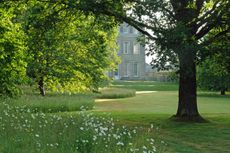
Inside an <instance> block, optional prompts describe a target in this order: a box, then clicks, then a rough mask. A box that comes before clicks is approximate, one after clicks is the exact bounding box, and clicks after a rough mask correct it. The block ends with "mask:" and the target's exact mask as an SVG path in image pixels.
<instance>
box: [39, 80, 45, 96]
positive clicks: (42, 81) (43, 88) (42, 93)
mask: <svg viewBox="0 0 230 153" xmlns="http://www.w3.org/2000/svg"><path fill="white" fill-rule="evenodd" d="M38 88H39V91H40V94H41V95H42V96H45V95H46V92H45V87H44V79H43V77H40V78H39V81H38Z"/></svg>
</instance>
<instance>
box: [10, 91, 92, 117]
mask: <svg viewBox="0 0 230 153" xmlns="http://www.w3.org/2000/svg"><path fill="white" fill-rule="evenodd" d="M8 102H9V103H11V105H14V106H18V107H22V108H24V109H25V110H27V109H30V110H31V111H32V112H40V111H41V112H49V113H51V112H64V111H79V110H81V107H84V108H85V109H92V108H93V106H94V96H93V95H90V94H74V95H66V94H49V95H47V96H45V97H43V96H40V95H36V94H34V95H31V94H28V95H23V96H21V97H19V98H17V99H9V100H8Z"/></svg>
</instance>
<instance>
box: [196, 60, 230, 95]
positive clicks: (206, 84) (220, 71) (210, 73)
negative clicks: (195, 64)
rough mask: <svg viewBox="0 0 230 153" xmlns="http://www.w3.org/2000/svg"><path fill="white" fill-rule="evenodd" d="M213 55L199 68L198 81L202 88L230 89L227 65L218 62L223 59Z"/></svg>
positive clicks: (229, 74) (229, 75)
mask: <svg viewBox="0 0 230 153" xmlns="http://www.w3.org/2000/svg"><path fill="white" fill-rule="evenodd" d="M218 58H219V57H213V58H209V59H206V60H205V61H204V62H203V63H202V64H201V65H200V66H199V68H198V83H199V85H200V87H201V88H204V89H208V90H214V91H223V92H225V91H227V90H228V89H230V73H229V72H228V70H227V69H226V65H223V64H221V63H220V62H218V61H219V60H221V59H222V58H221V59H218Z"/></svg>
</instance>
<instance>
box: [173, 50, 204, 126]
mask: <svg viewBox="0 0 230 153" xmlns="http://www.w3.org/2000/svg"><path fill="white" fill-rule="evenodd" d="M192 54H193V53H192V52H189V51H185V52H184V53H183V55H180V56H179V61H180V70H179V72H180V78H179V102H178V109H177V113H176V115H175V118H176V120H178V121H195V122H202V121H204V120H203V119H202V117H201V116H200V114H199V112H198V107H197V94H196V90H197V85H196V63H195V59H194V58H193V57H194V56H193V55H192Z"/></svg>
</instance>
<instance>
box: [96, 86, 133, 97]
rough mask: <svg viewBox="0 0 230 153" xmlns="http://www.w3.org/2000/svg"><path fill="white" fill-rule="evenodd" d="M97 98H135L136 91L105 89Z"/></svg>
mask: <svg viewBox="0 0 230 153" xmlns="http://www.w3.org/2000/svg"><path fill="white" fill-rule="evenodd" d="M99 91H100V94H98V95H97V98H105V99H115V98H127V97H134V96H135V95H136V91H135V90H134V89H123V88H103V89H101V90H99Z"/></svg>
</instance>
